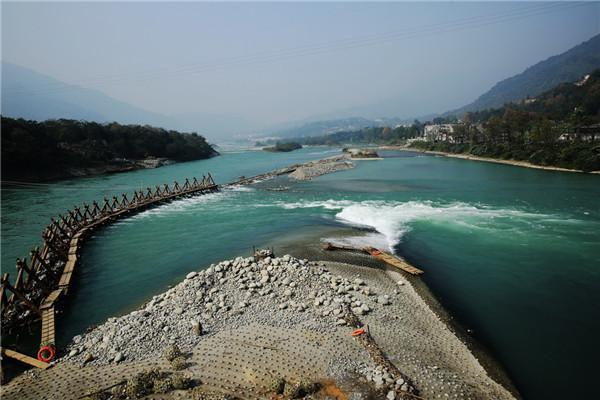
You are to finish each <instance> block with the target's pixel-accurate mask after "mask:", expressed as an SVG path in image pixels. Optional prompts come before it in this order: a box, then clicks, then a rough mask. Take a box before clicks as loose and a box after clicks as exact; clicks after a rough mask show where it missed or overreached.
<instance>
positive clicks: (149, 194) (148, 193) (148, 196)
mask: <svg viewBox="0 0 600 400" xmlns="http://www.w3.org/2000/svg"><path fill="white" fill-rule="evenodd" d="M152 198H153V196H152V189H150V188H149V187H148V188H146V199H148V200H152Z"/></svg>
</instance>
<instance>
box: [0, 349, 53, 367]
mask: <svg viewBox="0 0 600 400" xmlns="http://www.w3.org/2000/svg"><path fill="white" fill-rule="evenodd" d="M2 356H4V357H9V358H12V359H14V360H18V361H21V362H22V363H25V364H28V365H31V366H32V367H36V368H40V369H46V368H49V367H50V364H48V363H45V362H43V361H40V360H37V359H35V358H33V357H29V356H27V355H25V354H21V353H19V352H18V351H14V350H10V349H5V348H2Z"/></svg>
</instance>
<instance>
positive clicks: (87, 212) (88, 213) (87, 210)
mask: <svg viewBox="0 0 600 400" xmlns="http://www.w3.org/2000/svg"><path fill="white" fill-rule="evenodd" d="M83 209H84V211H83V215H84V216H85V217H86V219H88V217H89V219H94V216H93V215H92V213H91V211H90V206H89V204H87V203H83Z"/></svg>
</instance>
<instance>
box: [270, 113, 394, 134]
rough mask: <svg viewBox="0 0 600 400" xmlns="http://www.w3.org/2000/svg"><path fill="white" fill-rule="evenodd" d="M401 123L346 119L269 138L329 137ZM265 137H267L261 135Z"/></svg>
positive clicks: (287, 130) (314, 123)
mask: <svg viewBox="0 0 600 400" xmlns="http://www.w3.org/2000/svg"><path fill="white" fill-rule="evenodd" d="M400 123H402V120H401V119H399V118H376V119H370V118H363V117H348V118H337V119H326V120H319V121H312V122H306V123H303V124H300V125H297V126H292V127H286V128H282V129H274V130H272V131H271V133H270V136H275V137H279V138H301V137H307V136H321V135H329V134H333V133H337V132H343V131H357V130H360V129H363V128H365V127H370V126H377V127H383V126H395V125H397V124H400ZM261 136H267V135H261Z"/></svg>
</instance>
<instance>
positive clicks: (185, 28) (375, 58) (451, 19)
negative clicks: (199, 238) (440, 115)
mask: <svg viewBox="0 0 600 400" xmlns="http://www.w3.org/2000/svg"><path fill="white" fill-rule="evenodd" d="M599 4H600V3H587V4H583V5H582V4H574V3H566V4H565V3H540V2H536V3H455V2H452V3H293V4H290V3H285V4H274V3H237V4H236V3H189V2H188V3H85V2H77V3H7V2H2V59H3V60H4V61H8V62H12V63H15V64H19V65H22V66H25V67H28V68H31V69H33V70H36V71H38V72H41V73H44V74H47V75H50V76H52V77H55V78H57V79H60V80H63V81H66V82H69V83H74V84H79V85H81V86H85V87H90V88H95V89H99V90H101V91H102V92H104V93H106V94H108V95H110V96H112V97H115V98H117V99H119V100H124V101H127V102H129V103H131V104H134V105H136V106H139V107H142V108H145V109H148V110H151V111H156V112H160V113H164V114H179V113H195V112H198V113H215V114H226V115H238V116H242V117H244V118H247V119H250V120H253V121H256V122H257V123H259V124H274V123H279V122H284V121H289V120H298V119H303V118H307V117H314V116H325V117H329V116H335V115H348V114H354V115H367V116H374V115H381V116H401V117H412V116H417V115H421V114H425V113H430V112H442V111H446V110H448V109H451V108H455V107H458V106H462V105H464V104H465V103H468V102H470V101H472V100H474V99H475V98H476V97H477V96H478V95H480V94H481V93H483V92H484V91H486V90H487V89H489V88H490V87H491V86H492V85H493V84H494V83H496V82H497V81H498V80H501V79H503V78H506V77H509V76H511V75H514V74H516V73H519V72H521V71H523V70H524V69H525V68H526V67H528V66H530V65H532V64H534V63H536V62H538V61H540V60H542V59H545V58H547V57H549V56H551V55H554V54H558V53H561V52H563V51H565V50H567V49H569V48H570V47H572V46H574V45H577V44H579V43H580V42H582V41H585V40H587V39H589V38H590V37H592V36H594V35H596V34H598V33H599V32H600V28H599V23H600V5H599Z"/></svg>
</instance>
